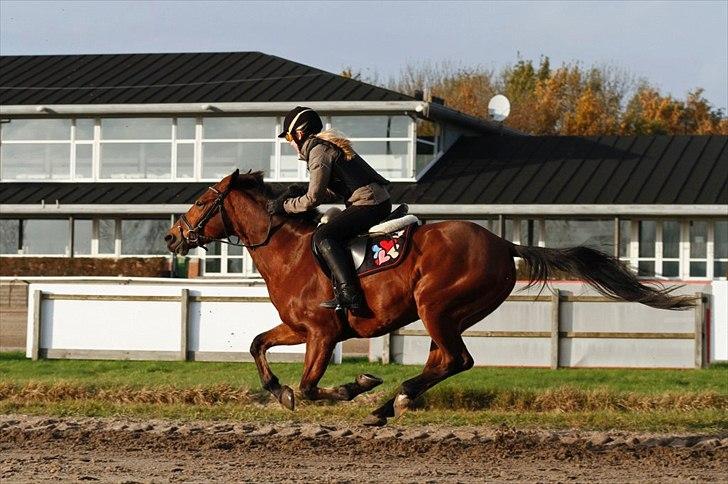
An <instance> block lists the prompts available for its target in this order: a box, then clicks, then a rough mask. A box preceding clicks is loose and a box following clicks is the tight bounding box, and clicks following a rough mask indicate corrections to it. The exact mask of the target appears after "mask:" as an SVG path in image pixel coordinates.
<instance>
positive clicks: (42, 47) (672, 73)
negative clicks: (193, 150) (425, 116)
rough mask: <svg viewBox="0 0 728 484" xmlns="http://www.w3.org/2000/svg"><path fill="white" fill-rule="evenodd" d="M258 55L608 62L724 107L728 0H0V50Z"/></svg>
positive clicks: (494, 63) (333, 65)
mask: <svg viewBox="0 0 728 484" xmlns="http://www.w3.org/2000/svg"><path fill="white" fill-rule="evenodd" d="M202 51H208V52H210V51H218V52H221V51H262V52H265V53H268V54H274V55H278V56H280V57H284V58H287V59H291V60H295V61H297V62H301V63H303V64H308V65H311V66H315V67H319V68H322V69H325V70H327V71H331V72H340V71H341V69H342V68H344V67H347V66H351V67H353V68H354V70H361V71H362V72H363V73H364V74H365V75H371V74H372V73H377V74H378V75H379V77H380V78H383V79H386V78H387V77H388V76H391V75H393V74H396V73H398V72H399V70H400V69H401V68H402V67H403V66H404V65H406V64H407V63H415V62H421V61H434V62H438V61H443V60H448V61H451V62H453V63H454V64H457V65H462V66H474V65H480V66H484V67H490V68H495V69H499V68H501V67H502V66H503V65H506V64H508V63H513V62H514V61H515V60H516V59H517V55H518V53H519V52H520V54H521V55H522V56H523V57H524V58H526V59H534V60H535V61H538V59H539V57H540V56H541V55H547V56H549V57H550V58H551V60H552V65H554V64H556V65H558V64H560V63H561V62H563V61H567V62H571V61H581V62H582V63H583V64H585V65H592V64H598V65H602V64H610V65H613V66H616V67H618V68H622V69H624V70H627V71H628V72H630V73H631V74H634V75H635V76H638V77H645V78H647V79H648V80H649V81H650V82H652V83H653V84H655V85H657V86H658V87H660V88H661V89H662V90H663V92H665V93H671V94H672V95H674V96H676V97H680V98H684V97H685V94H686V93H687V91H688V90H690V89H692V88H694V87H697V86H700V87H703V88H705V95H706V97H707V98H708V99H709V100H710V101H711V103H712V104H713V105H714V106H715V107H720V108H723V109H724V110H725V108H726V107H728V1H726V0H723V1H711V2H700V1H691V2H596V1H593V2H583V3H581V2H554V3H550V2H510V1H509V2H455V1H447V2H414V1H412V2H363V1H362V2H344V1H341V2H331V3H327V2H322V1H317V2H311V3H306V2H302V1H299V2H284V1H275V2H219V1H208V2H180V1H172V0H168V1H146V2H142V1H122V0H117V1H101V0H97V1H88V2H79V1H73V2H64V1H52V2H33V1H20V2H17V1H9V0H0V54H2V55H18V54H86V53H119V52H124V53H127V52H202Z"/></svg>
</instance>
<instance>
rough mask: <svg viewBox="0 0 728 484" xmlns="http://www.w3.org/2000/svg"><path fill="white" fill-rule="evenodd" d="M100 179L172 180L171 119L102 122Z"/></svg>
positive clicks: (119, 119) (111, 120)
mask: <svg viewBox="0 0 728 484" xmlns="http://www.w3.org/2000/svg"><path fill="white" fill-rule="evenodd" d="M99 158H100V164H99V178H101V179H115V178H122V179H133V178H166V179H168V178H171V175H172V171H171V166H172V165H171V159H172V119H171V118H110V119H102V120H101V152H100V155H99Z"/></svg>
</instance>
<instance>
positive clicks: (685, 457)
mask: <svg viewBox="0 0 728 484" xmlns="http://www.w3.org/2000/svg"><path fill="white" fill-rule="evenodd" d="M44 479H52V480H78V481H82V480H83V481H98V480H101V481H114V482H149V481H156V482H159V481H227V482H229V481H256V482H259V481H263V482H280V481H295V482H310V481H325V482H331V481H337V482H375V481H377V482H381V481H389V482H418V483H419V482H482V481H510V480H515V481H562V482H563V481H587V480H589V481H592V480H601V481H621V482H624V481H636V480H639V481H648V482H671V481H674V482H684V481H687V480H698V481H722V482H724V481H728V433H726V434H724V435H721V436H699V435H682V436H665V435H637V434H630V433H622V432H609V433H605V432H601V433H595V432H576V431H564V432H547V431H529V432H521V431H517V430H514V429H508V428H502V429H493V428H482V427H443V426H437V427H416V428H413V427H402V428H398V427H386V428H383V429H370V428H363V427H352V428H345V427H341V428H334V427H328V426H327V427H322V426H318V425H312V424H293V423H289V424H278V425H260V424H254V423H239V422H191V423H190V422H187V423H183V422H171V421H161V420H158V421H133V420H122V419H102V418H43V417H26V416H20V415H0V481H2V482H16V481H38V480H44Z"/></svg>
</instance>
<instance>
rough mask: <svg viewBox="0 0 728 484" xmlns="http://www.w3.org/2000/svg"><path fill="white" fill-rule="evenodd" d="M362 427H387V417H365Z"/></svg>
mask: <svg viewBox="0 0 728 484" xmlns="http://www.w3.org/2000/svg"><path fill="white" fill-rule="evenodd" d="M362 425H366V426H367V427H384V426H385V425H387V417H380V416H379V415H367V417H366V418H365V419H364V421H362Z"/></svg>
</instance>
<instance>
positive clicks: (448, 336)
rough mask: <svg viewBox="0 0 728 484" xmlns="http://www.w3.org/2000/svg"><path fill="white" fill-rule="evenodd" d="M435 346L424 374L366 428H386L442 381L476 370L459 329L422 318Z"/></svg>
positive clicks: (406, 384) (371, 418)
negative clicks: (385, 425) (370, 426)
mask: <svg viewBox="0 0 728 484" xmlns="http://www.w3.org/2000/svg"><path fill="white" fill-rule="evenodd" d="M422 319H423V322H424V323H425V327H426V328H427V330H428V332H429V334H430V336H431V337H432V343H431V344H430V354H429V356H428V358H427V363H425V367H424V369H423V370H422V373H420V374H419V375H417V376H416V377H414V378H412V379H410V380H407V381H405V382H404V383H402V385H401V386H400V388H399V390H398V392H397V395H395V397H394V398H393V399H391V400H389V401H387V402H386V403H385V404H384V405H382V406H381V407H380V408H378V409H377V410H375V411H374V412H373V413H372V414H371V415H370V416H369V417H368V418H367V419H366V420H365V421H364V424H365V425H384V424H385V423H386V422H387V418H388V417H392V416H399V415H401V414H402V412H404V411H405V410H407V409H408V408H409V407H410V406H411V404H412V402H413V401H414V400H416V399H417V397H419V396H420V395H422V394H423V393H425V392H426V391H427V390H429V389H430V388H432V387H433V386H435V385H436V384H438V383H440V382H441V381H443V380H445V379H447V378H449V377H451V376H453V375H455V374H457V373H460V372H462V371H465V370H468V369H470V368H472V367H473V358H472V356H470V353H469V352H468V350H467V348H466V347H465V343H464V342H463V339H462V337H461V336H460V331H459V328H458V325H450V324H448V323H447V322H446V321H445V320H444V319H442V318H435V317H431V318H427V317H426V316H425V317H423V318H422Z"/></svg>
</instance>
